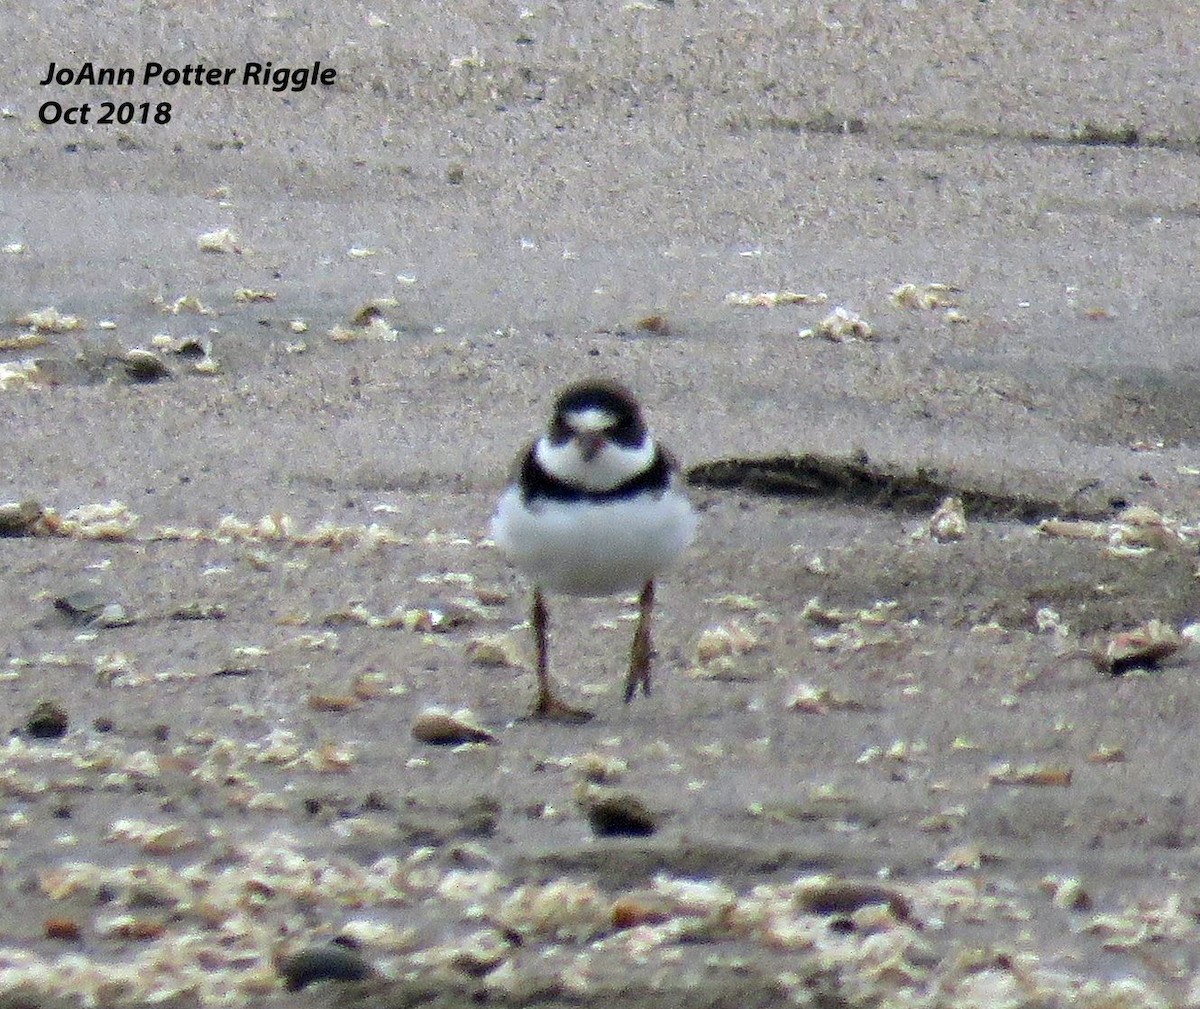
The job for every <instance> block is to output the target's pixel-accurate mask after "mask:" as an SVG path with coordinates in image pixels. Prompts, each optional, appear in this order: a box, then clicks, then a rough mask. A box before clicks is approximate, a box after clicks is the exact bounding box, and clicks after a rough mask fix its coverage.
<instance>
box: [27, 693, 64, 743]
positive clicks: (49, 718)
mask: <svg viewBox="0 0 1200 1009" xmlns="http://www.w3.org/2000/svg"><path fill="white" fill-rule="evenodd" d="M68 723H69V719H68V717H67V712H66V709H65V708H63V706H62V705H61V704H59V703H58V702H57V701H40V702H39V703H38V704H37V705H35V706H34V709H33V711H32V713H31V714H30V715H29V718H27V719H26V720H25V732H26V734H27V735H29V736H31V737H32V738H34V739H58V738H59V737H61V736H64V735H66V732H67V725H68Z"/></svg>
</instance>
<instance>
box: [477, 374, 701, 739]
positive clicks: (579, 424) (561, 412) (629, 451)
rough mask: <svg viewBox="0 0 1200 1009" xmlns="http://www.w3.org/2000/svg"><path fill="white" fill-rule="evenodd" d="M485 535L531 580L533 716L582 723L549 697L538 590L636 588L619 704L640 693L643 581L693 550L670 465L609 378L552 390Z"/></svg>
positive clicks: (581, 592)
mask: <svg viewBox="0 0 1200 1009" xmlns="http://www.w3.org/2000/svg"><path fill="white" fill-rule="evenodd" d="M491 533H492V539H493V540H494V541H495V543H496V546H497V547H499V548H500V551H501V552H502V553H503V554H504V555H505V556H506V557H507V558H508V559H509V560H510V561H511V562H512V563H513V564H514V565H516V567H517V568H518V569H520V570H521V571H522V572H523V573H524V574H525V576H526V577H527V578H528V579H529V581H530V582H531V583H532V584H533V608H532V613H531V617H530V620H531V623H532V625H533V637H534V643H535V645H536V647H537V699H536V701H535V702H534V706H533V716H534V717H536V718H553V719H559V720H563V721H577V722H578V721H586V720H587V719H588V718H590V717H591V712H588V711H584V710H582V709H580V708H575V707H572V706H571V705H569V704H567V703H566V702H565V701H563V700H562V699H561V698H559V697H558V696H557V695H556V694H555V691H554V686H553V681H552V680H551V678H550V671H549V660H548V652H547V636H548V628H549V616H548V612H547V609H546V599H545V595H544V593H546V592H563V593H566V594H567V595H573V596H610V595H614V594H616V593H623V592H633V591H638V592H639V593H640V595H639V596H638V621H637V628H636V629H635V631H634V634H633V644H632V645H631V647H630V652H629V672H628V675H627V676H626V678H625V700H626V701H627V702H628V701H631V700H633V697H634V695H635V694H636V693H637V691H638V688H639V687H640V688H641V690H642V692H643V693H646V694H649V693H650V662H651V657H652V654H653V649H652V647H651V643H650V618H651V611H652V610H653V608H654V579H655V578H656V577H657V576H658V574H659V573H660V572H661V571H663V570H664V569H665V568H666V567H667V566H668V565H670V564H671V563H672V562H673V561H675V560H676V559H677V558H678V557H679V555H680V554H682V553H683V551H684V550H685V549H686V548H687V546H688V545H689V544H690V543H691V542H692V539H693V537H694V536H695V533H696V515H695V512H694V511H693V510H692V506H691V503H690V502H689V501H688V499H687V497H686V496H685V494H684V493H683V491H682V490H681V489H680V487H679V482H678V467H677V466H676V463H675V460H674V459H673V458H672V456H671V455H670V453H668V452H667V450H666V449H664V448H663V447H662V446H661V445H660V444H658V442H656V441H655V440H654V438H653V437H652V436H651V435H650V432H649V431H648V430H647V428H646V424H645V422H644V421H643V420H642V411H641V407H639V406H638V402H637V400H636V399H635V398H634V396H633V394H632V393H631V392H630V391H629V390H628V389H626V388H625V387H624V386H623V385H620V384H619V383H617V382H614V381H611V380H609V379H603V378H593V379H586V380H584V381H581V382H576V383H575V384H573V385H570V386H567V387H566V388H565V389H563V390H562V392H560V393H559V395H558V399H557V400H556V401H555V404H554V414H553V416H552V417H551V419H550V427H549V429H548V430H547V432H546V433H545V434H544V435H542V436H541V437H540V438H538V439H537V440H536V441H535V442H533V443H532V444H531V445H529V446H528V447H527V448H526V449H525V450H524V451H523V452H522V453H521V454H520V455H519V456H518V457H517V460H516V464H515V466H514V468H513V475H512V479H511V481H510V483H509V486H508V488H507V489H506V490H505V492H504V494H503V496H502V497H501V498H500V503H499V505H498V507H497V509H496V514H495V515H494V516H493V518H492V527H491Z"/></svg>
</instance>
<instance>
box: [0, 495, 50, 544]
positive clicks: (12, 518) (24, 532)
mask: <svg viewBox="0 0 1200 1009" xmlns="http://www.w3.org/2000/svg"><path fill="white" fill-rule="evenodd" d="M41 517H42V506H41V505H40V504H38V503H37V502H36V501H10V502H7V503H5V504H0V536H29V535H31V534H32V533H33V530H34V526H35V525H36V524H37V521H38V519H40V518H41Z"/></svg>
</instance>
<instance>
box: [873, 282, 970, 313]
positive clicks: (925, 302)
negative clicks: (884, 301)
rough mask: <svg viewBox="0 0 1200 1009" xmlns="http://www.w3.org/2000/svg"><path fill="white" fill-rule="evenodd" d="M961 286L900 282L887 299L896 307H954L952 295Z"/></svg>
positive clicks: (955, 302)
mask: <svg viewBox="0 0 1200 1009" xmlns="http://www.w3.org/2000/svg"><path fill="white" fill-rule="evenodd" d="M961 290H962V288H959V287H954V286H953V285H951V284H936V283H935V284H912V283H909V284H901V285H900V286H899V287H896V288H894V289H893V290H892V292H891V294H890V295H888V300H889V301H891V303H892V304H893V305H895V306H896V307H897V308H923V309H933V308H954V307H955V306H957V305H958V301H957V300H956V299H955V297H954V295H956V294H958V293H959V292H960V291H961Z"/></svg>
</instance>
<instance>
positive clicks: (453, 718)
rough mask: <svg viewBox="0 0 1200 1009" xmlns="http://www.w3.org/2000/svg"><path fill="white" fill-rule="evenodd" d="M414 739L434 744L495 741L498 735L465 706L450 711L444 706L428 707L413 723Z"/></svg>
mask: <svg viewBox="0 0 1200 1009" xmlns="http://www.w3.org/2000/svg"><path fill="white" fill-rule="evenodd" d="M412 735H413V739H416V740H417V741H418V742H421V743H430V744H431V745H434V746H453V745H455V744H458V743H494V742H496V737H495V736H494V735H493V734H492V733H490V732H488V730H487V729H485V728H484V727H483V726H481V725H479V724H478V723H477V722H476V721H475V717H474V715H472V714H471V712H470V711H468V710H467V709H465V708H461V709H459V710H458V711H454V712H450V711H446V710H445V709H444V708H426V709H425V710H424V711H422V712H421V713H420V714H419V715H417V717H416V718H414V719H413V723H412Z"/></svg>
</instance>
